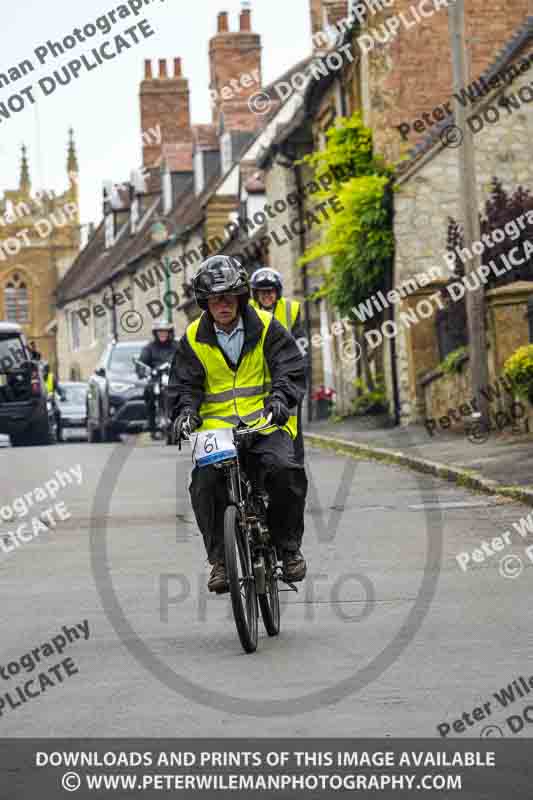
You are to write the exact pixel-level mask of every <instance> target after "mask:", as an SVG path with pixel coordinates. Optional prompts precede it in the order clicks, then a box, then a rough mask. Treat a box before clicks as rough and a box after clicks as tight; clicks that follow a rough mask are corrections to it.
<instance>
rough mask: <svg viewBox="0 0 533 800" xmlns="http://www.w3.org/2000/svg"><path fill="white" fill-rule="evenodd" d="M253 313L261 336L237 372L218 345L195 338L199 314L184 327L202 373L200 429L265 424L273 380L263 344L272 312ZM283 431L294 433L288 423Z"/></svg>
mask: <svg viewBox="0 0 533 800" xmlns="http://www.w3.org/2000/svg"><path fill="white" fill-rule="evenodd" d="M256 313H257V314H258V316H259V318H260V320H261V322H262V323H263V333H262V334H261V339H260V340H259V341H258V342H257V344H256V345H255V347H254V348H253V350H250V351H249V352H248V353H246V354H245V356H244V357H243V358H242V359H241V361H240V364H239V366H238V368H237V370H236V371H234V370H232V369H231V368H230V367H229V366H228V364H227V362H226V359H225V358H224V355H223V353H222V352H221V350H220V348H219V347H217V346H216V345H211V344H205V343H203V342H198V341H197V340H196V333H197V331H198V326H199V324H200V320H201V319H202V317H200V318H199V319H197V320H195V321H194V322H192V323H191V324H190V325H189V326H188V328H187V332H186V336H187V340H188V342H189V344H190V346H191V347H192V349H193V350H194V353H195V354H196V356H197V357H198V359H199V361H200V362H201V364H202V366H203V368H204V372H205V386H204V399H203V401H202V404H201V406H200V408H199V410H198V413H199V414H200V416H201V417H202V425H201V426H200V428H199V430H209V429H212V428H230V427H233V426H235V425H238V424H239V422H241V421H242V422H245V423H246V424H247V425H252V424H257V425H258V426H259V425H262V424H264V423H266V419H265V418H264V416H263V408H264V405H265V399H266V398H267V397H268V395H269V392H270V389H271V387H272V379H271V375H270V370H269V369H268V364H267V362H266V359H265V355H264V344H265V337H266V335H267V333H268V329H269V327H270V323H271V321H272V315H271V314H269V313H268V312H267V311H260V310H258V311H257V312H256ZM274 430H276V429H275V428H272V429H269V430H266V431H265V432H264V433H265V434H270V433H274ZM283 430H286V431H287V433H289V434H290V435H291V436H292V437H294V436H295V432H294V433H293V431H292V430H291V427H290V426H289V425H285V426H284V428H283Z"/></svg>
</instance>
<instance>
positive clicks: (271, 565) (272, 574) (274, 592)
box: [258, 552, 280, 636]
mask: <svg viewBox="0 0 533 800" xmlns="http://www.w3.org/2000/svg"><path fill="white" fill-rule="evenodd" d="M265 588H266V591H265V593H264V594H260V595H258V599H259V608H260V609H261V616H262V617H263V622H264V623H265V628H266V632H267V633H268V635H269V636H277V635H278V633H279V626H280V612H279V587H278V579H277V578H276V560H275V558H274V553H273V552H272V554H271V555H270V556H269V559H268V564H267V570H266V587H265Z"/></svg>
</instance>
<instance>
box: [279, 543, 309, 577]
mask: <svg viewBox="0 0 533 800" xmlns="http://www.w3.org/2000/svg"><path fill="white" fill-rule="evenodd" d="M283 574H284V576H285V577H286V578H287V580H289V581H291V583H294V582H297V581H303V579H304V578H305V576H306V574H307V564H306V562H305V558H304V557H303V555H302V551H301V550H296V552H292V553H285V554H284V556H283Z"/></svg>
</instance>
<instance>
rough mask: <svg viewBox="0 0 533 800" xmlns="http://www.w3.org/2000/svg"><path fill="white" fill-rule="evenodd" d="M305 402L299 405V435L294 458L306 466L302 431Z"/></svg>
mask: <svg viewBox="0 0 533 800" xmlns="http://www.w3.org/2000/svg"><path fill="white" fill-rule="evenodd" d="M303 402H304V401H303V400H302V401H301V402H300V403H298V411H297V416H298V433H297V434H296V439H295V440H294V457H295V459H296V461H297V462H298V464H301V465H302V466H303V465H304V462H305V452H304V435H303V430H302V409H303Z"/></svg>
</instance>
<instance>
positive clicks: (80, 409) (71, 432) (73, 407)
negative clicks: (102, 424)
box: [56, 381, 88, 442]
mask: <svg viewBox="0 0 533 800" xmlns="http://www.w3.org/2000/svg"><path fill="white" fill-rule="evenodd" d="M87 391H88V386H87V384H86V383H74V382H71V381H69V382H66V383H64V382H61V383H60V384H59V386H58V387H57V392H56V403H57V408H58V411H59V425H58V431H57V438H58V440H59V441H60V442H63V441H65V439H74V438H75V439H86V438H87Z"/></svg>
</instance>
